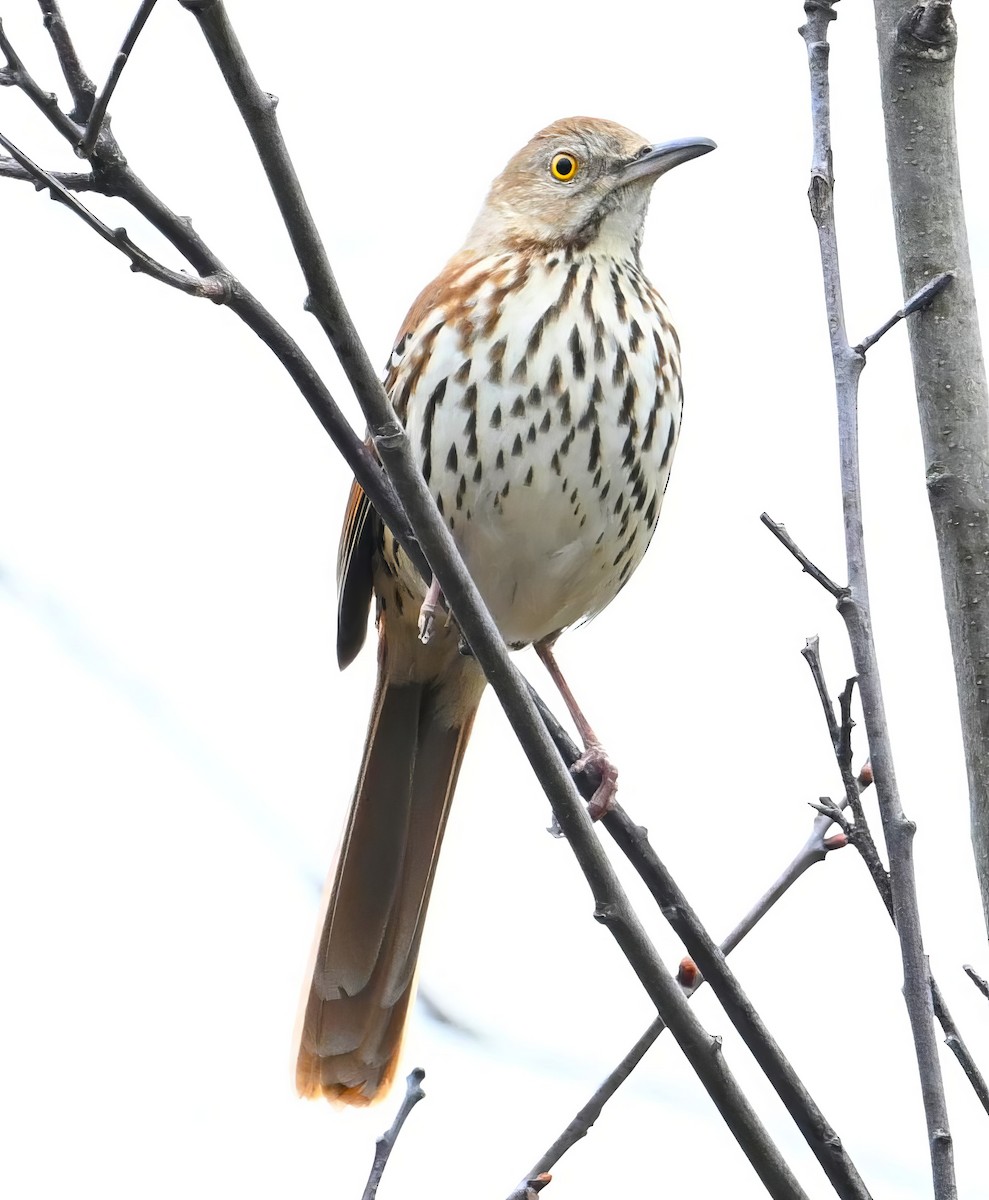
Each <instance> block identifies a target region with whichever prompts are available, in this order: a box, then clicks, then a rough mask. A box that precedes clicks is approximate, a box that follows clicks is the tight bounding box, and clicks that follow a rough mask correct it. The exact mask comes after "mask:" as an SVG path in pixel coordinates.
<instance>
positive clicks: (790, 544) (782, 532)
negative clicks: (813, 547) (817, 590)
mask: <svg viewBox="0 0 989 1200" xmlns="http://www.w3.org/2000/svg"><path fill="white" fill-rule="evenodd" d="M759 520H760V521H761V522H762V523H763V525H765V526H766V528H767V529H768V530H769V532H770V533H771V534H773V536H774V537H775V538H777V539H778V540H779V541H780V542H782V543H783V545H784V546H785V547H786V548H787V550H789V551H790V553H791V554H792V555H793V557H794V558H795V559H796V560H797V562H798V563H800V565H801V566H802V567H803V569H804V572H805V574H807V575H810V576H811V578H812V579H816V580H817V582H818V583H819V584H820V585H821V587H823V588H825V589H826V590H827V591H829V592H830V593H831V595H832V596H834V598H835V599H836V600H842V599H843V598H844V597H845V596H846V595H847V594H848V588H844V587H842V586H841V585H840V584H837V583H835V581H834V580H833V579H831V578H830V577H829V576H828V575H825V574H824V572H823V571H822V570H821V568H820V567H818V566H816V565H815V564H814V563H812V562H811V560H810V559H809V558H808V557H807V555H806V554H804V552H803V551H802V550H801V549H800V547H799V546H798V545H797V543H796V542H795V541H794V540H793V538H792V537H790V535H789V534H788V533H787V531H786V526H785V525H782V524H780V523H779V522H778V521H774V520H773V518H772V517H771V516H770V515H769V513H763V514H762V515H761V516H760V517H759Z"/></svg>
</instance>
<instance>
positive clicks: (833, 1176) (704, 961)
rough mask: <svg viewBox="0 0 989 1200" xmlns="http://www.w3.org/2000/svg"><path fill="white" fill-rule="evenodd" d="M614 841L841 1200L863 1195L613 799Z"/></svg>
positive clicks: (824, 1125)
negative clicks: (636, 873)
mask: <svg viewBox="0 0 989 1200" xmlns="http://www.w3.org/2000/svg"><path fill="white" fill-rule="evenodd" d="M602 823H603V824H604V826H605V828H606V829H607V831H608V833H609V834H611V836H612V837H613V838H614V840H615V843H616V845H617V846H618V847H619V849H620V850H621V851H622V853H623V854H624V855H625V856H626V858H628V860H629V862H631V864H632V866H633V867H635V869H636V871H637V872H638V873H639V876H640V877H641V879H642V880H643V882H644V883H645V885H646V886H647V887H648V888H649V891H650V893H651V894H652V896H653V899H654V900H655V901H656V903H657V904H658V905H659V907H660V909H661V910H662V913H663V916H664V917H666V919H667V920H668V921H669V923H670V925H671V926H672V928H673V930H674V931H675V932H676V934H677V935H678V936H679V937H680V939H681V941H682V942H683V944H684V946H685V947H686V949H687V953H688V954H689V955H690V957H691V958H692V959H693V960H694V962H695V963H696V964H697V966H698V967H699V968H700V970H701V972H702V973H703V975H704V978H705V979H706V980H707V982H708V984H709V985H710V986H711V988H712V989H713V991H714V993H715V995H716V996H717V997H718V1000H719V1001H720V1002H721V1006H722V1008H724V1010H725V1012H726V1013H727V1014H728V1016H729V1017H730V1019H731V1021H732V1024H733V1025H734V1026H735V1028H736V1029H737V1030H738V1032H739V1034H740V1035H741V1037H742V1040H743V1041H744V1042H745V1044H746V1046H748V1048H749V1050H750V1051H751V1053H752V1055H753V1057H754V1058H755V1060H756V1061H757V1062H758V1064H759V1066H760V1067H761V1068H762V1070H763V1071H764V1072H765V1075H766V1078H767V1079H768V1080H769V1082H770V1083H771V1084H772V1085H773V1087H774V1088H775V1090H776V1093H777V1095H778V1096H779V1097H780V1099H781V1100H782V1101H783V1103H784V1105H785V1106H786V1109H787V1111H788V1112H789V1114H790V1116H791V1117H792V1118H793V1120H794V1122H795V1123H796V1125H797V1128H798V1129H799V1130H800V1132H801V1134H803V1137H804V1139H805V1140H806V1142H807V1144H808V1146H809V1147H810V1149H811V1151H812V1152H813V1154H814V1156H815V1158H816V1159H817V1161H818V1162H819V1163H820V1165H821V1168H822V1170H823V1171H824V1173H825V1175H827V1177H828V1179H829V1180H830V1182H831V1185H832V1186H833V1187H834V1189H835V1191H836V1192H837V1194H838V1195H839V1196H840V1197H842V1198H843V1200H853V1198H854V1200H868V1197H869V1191H868V1189H867V1188H866V1186H865V1184H864V1182H863V1181H862V1179H861V1177H860V1176H859V1173H858V1171H857V1170H856V1169H855V1165H854V1163H853V1162H852V1160H851V1159H850V1158H849V1156H848V1154H847V1153H846V1151H845V1148H844V1146H843V1144H842V1141H841V1139H840V1138H839V1137H838V1135H837V1134H836V1133H835V1131H834V1129H833V1128H832V1127H831V1125H830V1124H829V1123H828V1121H827V1120H826V1118H825V1116H824V1114H823V1113H822V1112H821V1110H820V1109H819V1108H818V1106H817V1104H816V1103H815V1101H814V1099H813V1097H812V1096H811V1094H810V1092H809V1091H808V1090H807V1088H806V1087H805V1086H804V1084H803V1082H802V1081H801V1079H800V1077H799V1076H798V1075H797V1073H796V1071H794V1069H793V1067H792V1066H791V1064H790V1062H789V1060H788V1059H787V1057H786V1055H785V1054H784V1053H783V1051H782V1049H781V1048H780V1047H779V1045H778V1044H777V1043H776V1041H775V1039H774V1038H773V1036H772V1034H771V1033H770V1032H769V1029H768V1028H767V1027H766V1025H765V1024H764V1022H763V1020H762V1018H761V1017H760V1016H759V1014H758V1012H756V1010H755V1007H754V1005H753V1004H752V1003H751V1001H750V1000H749V999H748V997H747V996H746V994H745V992H744V991H743V989H742V987H741V985H740V984H739V982H738V980H737V979H736V978H735V975H734V973H733V972H732V970H731V968H730V967H729V966H728V963H727V960H726V958H725V955H724V954H723V953H722V952H721V950H720V949H719V948H718V947H717V946H716V945H715V943H714V940H713V939H712V938H711V936H710V934H709V933H708V932H707V930H706V929H705V928H704V926H703V925H702V924H701V922H700V921H699V920H698V918H697V915H696V913H695V912H694V911H693V909H692V908H691V907H690V905H689V904H688V903H687V901H686V898H685V897H684V895H683V893H682V892H681V891H680V889H679V887H678V886H677V884H676V883H675V882H674V880H673V877H672V875H671V874H670V873H669V871H668V870H667V868H666V866H665V865H664V863H663V862H662V861H661V859H660V858H659V855H658V854H657V853H656V851H655V849H654V848H653V847H652V845H650V843H649V839H648V837H647V836H646V833H645V831H644V830H643V829H641V828H640V827H639V826H637V825H636V824H635V823H634V822H633V821H631V820H630V819H629V817H628V814H627V813H626V812H625V811H624V810H623V809H622V807H621V805H619V804H615V805H614V806H613V807H612V809H611V810H610V811H609V812H607V813H606V814H605V816H604V817H603V818H602Z"/></svg>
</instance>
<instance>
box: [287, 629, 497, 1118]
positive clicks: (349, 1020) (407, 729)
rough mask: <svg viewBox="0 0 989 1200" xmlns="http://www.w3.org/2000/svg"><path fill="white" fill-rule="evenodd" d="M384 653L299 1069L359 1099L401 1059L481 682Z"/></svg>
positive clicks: (312, 1088) (304, 1086)
mask: <svg viewBox="0 0 989 1200" xmlns="http://www.w3.org/2000/svg"><path fill="white" fill-rule="evenodd" d="M381 650H382V652H381V654H380V655H379V660H378V662H379V665H378V686H377V691H376V694H375V702H374V707H373V709H372V712H371V722H370V726H369V728H368V733H367V742H366V744H365V747H364V760H363V763H362V765H361V773H360V776H359V778H358V782H357V789H356V792H355V794H354V799H353V802H352V804H351V807H350V815H349V818H348V821H347V828H346V830H345V832H344V836H343V842H342V845H341V848H340V853H339V858H338V860H337V864H336V870H335V872H334V874H333V877H332V885H331V886H330V888H329V896H328V900H327V907H326V915H325V917H324V919H323V925H322V932H321V933H320V937H319V941H318V943H317V946H316V952H315V961H314V965H313V972H312V983H311V985H310V988H309V997H308V1001H307V1003H306V1008H305V1014H304V1017H303V1021H302V1032H301V1038H300V1043H299V1057H298V1063H297V1066H296V1087H297V1088H298V1091H299V1095H300V1096H309V1097H318V1096H321V1095H322V1096H326V1097H327V1098H328V1099H330V1100H336V1101H340V1102H343V1103H346V1104H357V1105H364V1104H369V1103H370V1102H371V1101H372V1100H374V1099H375V1097H376V1096H377V1095H378V1094H379V1093H382V1092H383V1091H384V1090H385V1089H386V1088H387V1086H388V1084H389V1083H390V1082H391V1079H392V1077H393V1075H394V1073H395V1070H396V1067H397V1065H398V1056H399V1051H400V1050H401V1044H402V1034H403V1031H404V1029H405V1022H406V1017H407V1015H408V1010H409V1005H410V1003H411V1000H412V996H413V993H414V990H415V989H414V980H415V969H416V959H417V957H418V953H419V942H420V939H421V937H422V928H423V920H424V918H425V913H426V905H427V904H428V902H429V893H430V890H431V888H432V883H433V873H434V871H435V869H436V860H437V856H438V854H439V849H440V842H441V840H442V838H443V831H444V829H445V827H446V819H447V814H448V813H449V810H450V800H451V798H452V796H453V790H454V787H455V786H456V782H457V775H458V773H459V771H460V764H461V761H462V759H463V754H464V749H465V747H466V745H467V739H468V737H469V736H470V730H471V725H472V724H473V720H474V714H475V712H476V711H477V705H478V702H479V701H480V696H481V691H482V690H483V677H481V676H480V674H479V672H478V670H477V666H476V663H474V662H473V661H472V660H465V659H461V660H460V662H459V663H458V662H456V660H454V661H452V662H449V663H448V665H447V667H446V669H445V670H444V672H443V675H442V676H441V677H440V678H437V679H433V680H430V681H428V682H396V681H395V680H394V679H393V678H390V677H389V667H388V663H387V657H388V656H387V653H386V648H385V646H384V645H382V648H381ZM451 675H454V676H456V678H451ZM475 676H476V680H475Z"/></svg>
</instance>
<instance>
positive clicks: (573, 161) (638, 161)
mask: <svg viewBox="0 0 989 1200" xmlns="http://www.w3.org/2000/svg"><path fill="white" fill-rule="evenodd" d="M713 149H714V142H712V141H711V140H710V139H709V138H684V139H682V140H680V141H676V142H666V143H664V144H661V145H657V146H653V145H650V144H649V142H647V141H646V140H645V138H642V137H640V136H639V135H638V134H636V133H632V131H631V130H629V129H625V128H624V127H623V126H621V125H616V124H615V123H614V121H603V120H600V119H597V118H594V117H568V118H566V119H565V120H562V121H556V122H554V123H553V124H552V125H549V126H547V128H546V129H543V130H542V131H541V132H539V133H537V134H536V136H535V137H534V138H533V139H532V140H531V141H530V142H529V143H528V144H527V145H525V146H523V147H522V149H521V150H520V151H519V152H518V153H517V154H516V155H515V156H514V157H513V158H512V159H510V161H509V163H508V165H507V166H506V167H505V169H504V170H503V171H502V173H501V174H500V175H499V176H498V178H497V179H496V180H495V181H494V183H492V185H491V190H490V192H489V193H488V198H487V200H486V201H485V203H484V208H483V209H482V210H481V212H480V215H479V216H478V218H477V220H476V221H475V223H474V226H473V228H472V229H471V232H470V234H469V235H468V238H467V243H466V246H465V249H468V250H471V251H473V252H475V253H482V254H492V253H498V252H500V251H503V250H511V249H527V248H531V249H541V250H549V249H565V248H567V247H573V248H575V249H584V248H591V249H593V248H599V249H600V250H601V251H602V252H610V253H612V254H615V255H616V256H620V257H624V256H626V255H628V254H629V253H633V254H634V253H635V252H636V251H637V250H638V245H639V241H640V240H641V237H642V223H643V220H644V218H645V215H646V208H647V207H648V205H649V195H650V192H651V190H652V185H653V184H654V183H655V182H656V180H657V179H658V178H659V176H660V175H663V174H665V172H667V171H669V170H670V169H671V168H672V167H675V166H678V165H679V164H680V163H684V162H689V161H690V159H692V158H697V157H698V156H699V155H701V154H707V152H708V151H709V150H713Z"/></svg>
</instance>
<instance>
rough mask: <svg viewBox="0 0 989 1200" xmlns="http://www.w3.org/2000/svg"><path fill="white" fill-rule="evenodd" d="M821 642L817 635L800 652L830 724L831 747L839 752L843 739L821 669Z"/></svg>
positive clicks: (810, 638) (826, 719)
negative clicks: (840, 742) (839, 744)
mask: <svg viewBox="0 0 989 1200" xmlns="http://www.w3.org/2000/svg"><path fill="white" fill-rule="evenodd" d="M820 649H821V642H820V638H818V636H817V634H816V633H815V634H814V636H813V637H809V638H808V639H807V641H806V643H805V644H804V648H803V650H801V651H800V653H801V655H802V656H803V659H804V662H806V663H807V665H808V666H809V667H810V673H811V676H812V677H813V680H814V686H815V687H816V688H817V695H818V697H819V699H820V701H821V708H822V709H823V710H824V719H825V721H827V724H828V733H829V734H830V736H831V745H832V746H833V747H834V749H835V751H836V752H837V750H838V743H839V741H840V739H841V729H840V728H839V726H838V719H837V718H836V717H835V715H834V706H833V705H832V703H831V697H830V696H829V695H828V685H827V683H826V682H825V680H824V671H823V670H822V668H821V654H820Z"/></svg>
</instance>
